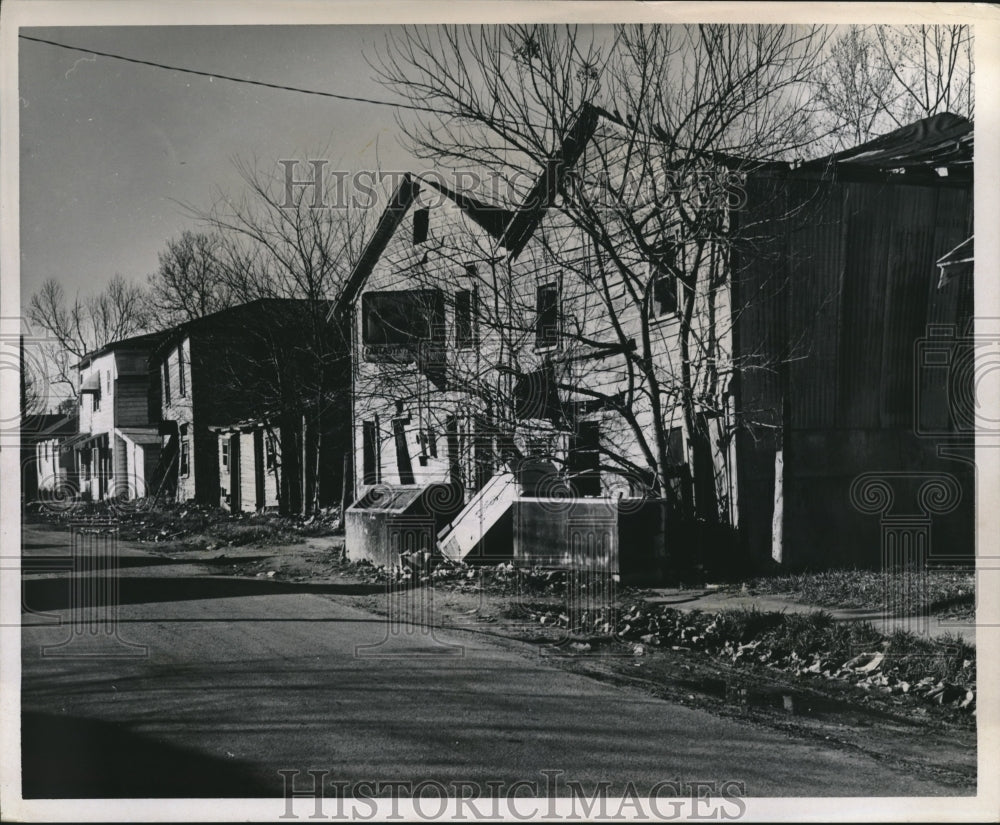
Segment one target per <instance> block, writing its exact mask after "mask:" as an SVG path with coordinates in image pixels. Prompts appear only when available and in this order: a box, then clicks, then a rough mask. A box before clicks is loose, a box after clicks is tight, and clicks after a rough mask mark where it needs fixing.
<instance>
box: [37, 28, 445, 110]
mask: <svg viewBox="0 0 1000 825" xmlns="http://www.w3.org/2000/svg"><path fill="white" fill-rule="evenodd" d="M18 37H19V38H21V39H22V40H32V41H34V42H35V43H44V44H46V45H47V46H56V47H57V48H60V49H67V50H69V51H74V52H83V53H84V54H93V55H97V56H98V57H109V58H111V59H112V60H123V61H125V62H126V63H137V64H139V65H140V66H152V67H153V68H154V69H167V70H168V71H171V72H183V73H184V74H193V75H198V76H199V77H208V78H218V79H219V80H229V81H231V82H232V83H246V84H248V85H250V86H263V87H264V88H265V89H279V90H280V91H283V92H297V93H299V94H304V95H317V96H319V97H330V98H333V99H334V100H348V101H352V102H354V103H370V104H372V105H374V106H391V107H394V108H396V109H412V110H413V111H416V112H430V113H432V114H441V112H440V111H438V110H436V109H432V108H430V107H429V106H415V105H413V104H409V103H393V102H392V101H389V100H376V99H374V98H370V97H355V96H353V95H342V94H338V93H336V92H324V91H321V90H319V89H303V88H301V87H298V86H285V85H283V84H281V83H267V82H265V81H263V80H252V79H251V78H248V77H233V76H232V75H225V74H218V73H217V72H203V71H199V70H198V69H188V68H185V67H183V66H171V65H169V64H167V63H157V62H156V61H154V60H140V59H139V58H137V57H126V56H125V55H123V54H114V53H112V52H101V51H97V50H96V49H85V48H84V47H82V46H71V45H69V44H68V43H58V42H56V41H55V40H45V39H44V38H42V37H32V36H31V35H28V34H18Z"/></svg>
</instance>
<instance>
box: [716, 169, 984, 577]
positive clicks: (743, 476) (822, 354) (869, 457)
mask: <svg viewBox="0 0 1000 825" xmlns="http://www.w3.org/2000/svg"><path fill="white" fill-rule="evenodd" d="M738 221H739V230H738V232H737V234H738V235H741V234H742V235H749V236H753V241H752V242H746V241H740V242H738V244H737V247H738V248H737V249H736V251H735V252H736V254H735V255H734V259H735V261H736V265H735V267H734V279H735V281H734V287H735V290H736V293H737V295H738V297H737V299H736V301H735V302H734V303H735V305H736V306H737V308H741V310H740V313H739V315H738V320H737V324H736V351H737V359H738V361H739V362H740V363H741V365H742V366H743V369H742V372H741V381H740V386H739V408H740V411H741V414H742V423H743V425H744V427H743V431H742V432H741V434H740V436H739V439H740V440H739V446H740V450H739V458H738V460H739V463H740V498H741V508H740V528H741V533H742V534H743V537H744V541H745V543H746V548H747V550H748V552H750V553H752V554H753V555H754V556H755V557H757V558H764V557H766V556H767V555H768V554H769V550H770V547H771V528H772V525H771V520H772V515H773V490H774V454H775V450H776V449H782V450H783V464H784V484H783V487H784V523H783V545H784V547H783V550H784V552H783V562H784V563H785V564H787V565H788V566H792V567H806V566H810V567H813V566H815V567H823V566H831V565H834V564H845V563H846V564H859V565H865V566H877V565H878V564H879V563H880V557H881V556H880V548H881V545H880V533H879V520H878V517H877V516H873V515H871V514H868V513H860V512H859V511H857V510H856V509H855V508H854V507H853V506H852V505H851V501H850V485H851V482H852V481H853V480H854V478H855V477H856V476H857V475H859V474H860V473H862V472H872V471H886V472H900V471H909V472H923V473H928V472H930V473H934V472H942V473H951V474H953V475H955V476H957V477H958V478H959V480H960V482H961V483H962V485H963V488H964V490H963V492H964V495H963V504H962V505H961V506H960V507H959V509H958V510H956V511H955V513H953V514H951V515H949V516H944V517H939V518H937V519H936V520H935V522H934V530H935V535H939V536H940V537H941V540H940V541H937V542H935V545H934V548H933V550H934V552H935V553H940V552H942V551H946V552H948V553H951V554H955V555H968V554H971V553H972V552H973V549H972V536H973V532H972V500H973V496H974V489H973V480H972V475H971V473H970V472H969V466H968V465H966V464H964V463H963V462H960V461H955V460H950V459H942V458H939V457H938V455H937V448H938V445H939V444H940V443H941V439H940V438H934V437H930V436H926V435H924V436H918V435H917V434H916V433H915V411H916V409H917V407H918V405H922V406H923V407H925V408H927V409H928V410H930V411H931V412H932V413H934V414H936V415H937V416H938V420H939V423H940V424H941V425H942V426H946V420H947V400H946V397H945V396H944V392H945V387H944V386H943V385H941V384H940V381H939V382H938V384H937V385H935V384H934V379H933V377H931V378H925V377H924V376H923V375H922V373H921V372H920V371H919V370H918V368H917V365H916V361H915V352H916V346H917V342H918V341H919V340H920V339H921V338H922V337H923V336H925V335H926V334H927V330H928V325H929V324H942V323H943V324H954V325H956V326H957V328H958V330H959V334H960V333H961V331H962V330H964V328H965V325H966V324H967V323H968V319H969V318H970V317H971V313H972V282H971V278H968V277H966V278H962V279H959V280H958V281H955V282H953V283H951V284H950V285H949V286H948V287H946V288H945V289H944V290H942V291H938V290H937V289H936V286H937V269H936V267H935V261H936V260H937V259H938V258H939V257H940V256H941V255H943V254H945V253H946V252H947V251H948V250H949V249H951V248H952V247H954V246H955V245H957V244H958V243H960V242H961V241H962V240H964V239H965V238H966V237H968V235H969V233H970V232H971V223H972V193H971V189H969V188H959V187H954V186H949V185H941V186H926V185H919V186H918V185H912V184H903V183H894V182H887V181H884V180H883V181H865V182H860V181H855V182H837V183H834V182H829V181H821V180H816V179H813V180H807V179H801V178H792V179H791V180H782V179H780V178H758V179H752V180H750V181H749V183H748V207H747V208H746V209H745V210H743V212H742V213H741V214H740V215H739V216H738ZM753 361H756V362H758V366H757V368H749V369H748V368H747V364H748V362H753ZM761 423H767V424H770V423H773V424H775V425H777V426H778V430H777V432H776V433H775V435H774V436H773V437H766V436H765V437H763V438H761V437H759V436H760V434H761V433H760V431H761V427H760V424H761ZM755 428H756V430H757V436H753V435H752V433H753V431H754V429H755ZM904 486H905V485H904ZM913 495H914V493H913V491H912V490H905V491H902V492H901V501H900V502H898V505H899V506H900V507H902V508H904V509H905V508H906V507H910V508H911V509H912V508H916V502H915V501H908V500H905V499H908V498H909V499H912V498H913Z"/></svg>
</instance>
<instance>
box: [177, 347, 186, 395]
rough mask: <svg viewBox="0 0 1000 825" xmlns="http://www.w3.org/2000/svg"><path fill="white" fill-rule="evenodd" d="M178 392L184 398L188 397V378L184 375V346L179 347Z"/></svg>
mask: <svg viewBox="0 0 1000 825" xmlns="http://www.w3.org/2000/svg"><path fill="white" fill-rule="evenodd" d="M177 392H178V393H179V394H180V396H181V397H182V398H183V397H184V396H185V395H187V378H186V377H185V375H184V344H183V343H182V344H181V345H180V346H179V347H177Z"/></svg>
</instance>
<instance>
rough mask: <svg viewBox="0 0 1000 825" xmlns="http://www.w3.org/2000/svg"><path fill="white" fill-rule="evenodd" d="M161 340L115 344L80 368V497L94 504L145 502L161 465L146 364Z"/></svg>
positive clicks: (75, 445)
mask: <svg viewBox="0 0 1000 825" xmlns="http://www.w3.org/2000/svg"><path fill="white" fill-rule="evenodd" d="M160 337H161V336H160V335H159V334H150V335H140V336H136V337H133V338H128V339H125V340H122V341H115V342H113V343H110V344H108V345H107V346H105V347H102V348H101V349H99V350H96V351H95V352H92V353H90V354H88V355H87V356H86V357H84V358H83V359H81V360H80V362H79V364H77V375H78V381H79V386H78V398H79V434H78V435H77V436H75V437H74V438H73V439H70V440H69V441H67V442H66V445H65V446H68V447H71V448H72V450H73V452H74V455H75V466H76V474H77V478H78V479H79V484H80V494H81V496H82V497H83V498H85V499H87V500H91V501H99V500H103V499H107V498H112V497H115V498H126V499H133V498H142V497H144V496H145V495H146V494H147V492H148V488H149V483H150V480H151V479H152V476H153V473H154V470H155V468H156V465H157V462H158V460H159V453H160V436H159V429H158V426H157V422H158V419H159V416H158V412H159V411H158V409H156V405H155V401H152V400H151V397H150V382H149V371H148V363H147V362H148V359H149V355H150V352H151V351H152V349H153V347H154V346H155V345H156V343H157V342H158V341H159V339H160Z"/></svg>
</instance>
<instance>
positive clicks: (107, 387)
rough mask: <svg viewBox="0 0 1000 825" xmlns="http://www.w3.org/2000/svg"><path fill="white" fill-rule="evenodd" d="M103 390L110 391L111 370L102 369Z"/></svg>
mask: <svg viewBox="0 0 1000 825" xmlns="http://www.w3.org/2000/svg"><path fill="white" fill-rule="evenodd" d="M104 391H105V392H108V393H110V392H111V370H105V371H104Z"/></svg>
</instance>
